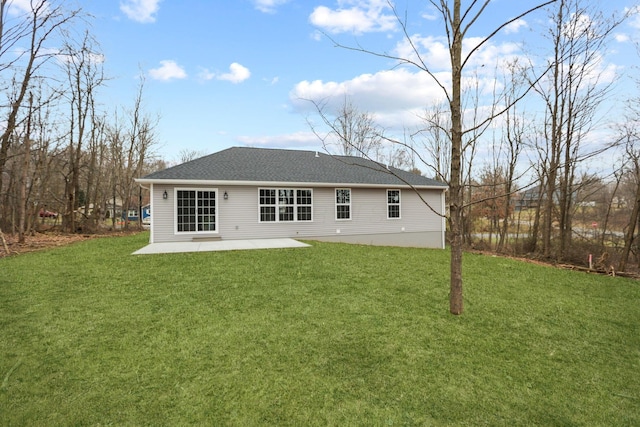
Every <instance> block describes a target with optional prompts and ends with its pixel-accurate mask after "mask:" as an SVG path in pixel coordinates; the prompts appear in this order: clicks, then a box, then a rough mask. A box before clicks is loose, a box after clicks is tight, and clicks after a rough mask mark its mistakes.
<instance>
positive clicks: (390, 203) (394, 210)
mask: <svg viewBox="0 0 640 427" xmlns="http://www.w3.org/2000/svg"><path fill="white" fill-rule="evenodd" d="M396 218H400V190H387V219H396Z"/></svg>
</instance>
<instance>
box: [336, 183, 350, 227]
mask: <svg viewBox="0 0 640 427" xmlns="http://www.w3.org/2000/svg"><path fill="white" fill-rule="evenodd" d="M338 190H349V203H338V201H337V200H336V199H337V192H338ZM333 200H334V203H335V209H334V212H335V220H336V221H351V219H352V218H353V209H351V201H352V200H353V191H351V188H345V187H340V188H336V189H335V191H334V192H333ZM338 206H349V218H338Z"/></svg>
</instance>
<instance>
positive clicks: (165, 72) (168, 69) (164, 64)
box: [149, 60, 187, 81]
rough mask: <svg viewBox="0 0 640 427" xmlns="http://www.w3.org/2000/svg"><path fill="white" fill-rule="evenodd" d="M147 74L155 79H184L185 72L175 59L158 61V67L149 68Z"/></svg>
mask: <svg viewBox="0 0 640 427" xmlns="http://www.w3.org/2000/svg"><path fill="white" fill-rule="evenodd" d="M149 76H150V77H151V78H152V79H155V80H163V81H169V80H174V79H185V78H187V73H186V71H184V68H182V67H181V66H180V65H178V64H177V63H176V62H175V61H171V60H164V61H160V67H158V68H153V69H151V70H149Z"/></svg>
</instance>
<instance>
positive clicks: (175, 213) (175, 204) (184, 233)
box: [173, 187, 220, 236]
mask: <svg viewBox="0 0 640 427" xmlns="http://www.w3.org/2000/svg"><path fill="white" fill-rule="evenodd" d="M178 191H195V192H196V193H197V192H198V191H215V193H216V198H215V203H216V214H215V215H216V221H215V224H216V229H215V230H213V231H212V230H207V231H198V230H196V231H178ZM218 200H219V198H218V189H217V188H206V187H174V188H173V233H174V234H176V235H179V236H188V235H200V236H201V235H203V234H219V233H220V231H219V230H220V221H219V219H220V214H219V207H220V205H219V203H218ZM196 208H197V206H196ZM197 215H198V213H197V212H196V216H197Z"/></svg>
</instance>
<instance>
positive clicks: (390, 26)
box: [309, 0, 397, 34]
mask: <svg viewBox="0 0 640 427" xmlns="http://www.w3.org/2000/svg"><path fill="white" fill-rule="evenodd" d="M389 11H390V7H389V4H388V3H387V1H386V0H341V1H339V2H338V8H337V9H335V10H334V9H330V8H328V7H326V6H318V7H316V8H315V9H314V10H313V12H312V13H311V15H310V16H309V20H310V21H311V23H312V24H313V25H315V26H317V27H320V28H322V29H323V30H325V31H328V32H330V33H334V34H337V33H346V32H352V33H355V34H362V33H368V32H376V31H392V30H395V28H396V24H397V22H396V18H395V16H393V14H390V13H389V14H386V12H389Z"/></svg>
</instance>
